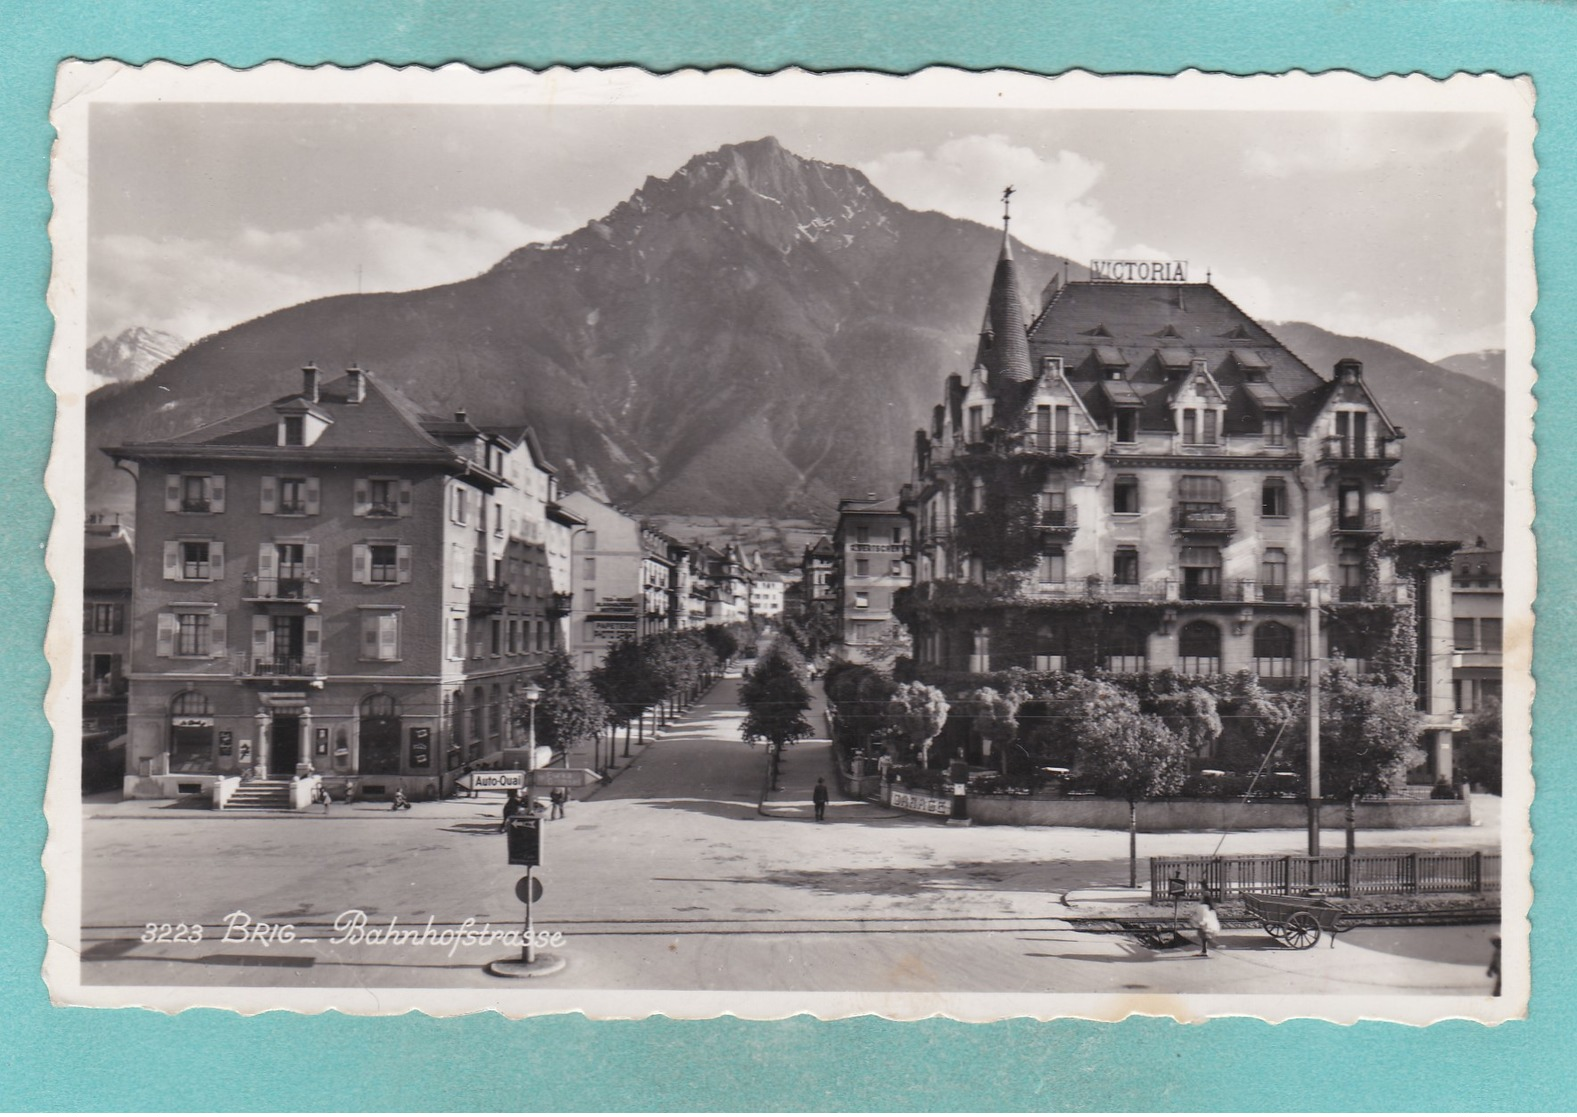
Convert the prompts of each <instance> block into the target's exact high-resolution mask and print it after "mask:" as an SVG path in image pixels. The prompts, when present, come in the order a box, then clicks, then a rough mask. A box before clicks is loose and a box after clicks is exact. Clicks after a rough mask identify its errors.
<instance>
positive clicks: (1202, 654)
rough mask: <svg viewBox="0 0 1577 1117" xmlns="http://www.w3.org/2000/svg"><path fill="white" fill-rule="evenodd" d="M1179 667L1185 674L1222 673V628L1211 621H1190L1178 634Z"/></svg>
mask: <svg viewBox="0 0 1577 1117" xmlns="http://www.w3.org/2000/svg"><path fill="white" fill-rule="evenodd" d="M1177 657H1178V660H1177V669H1178V671H1180V672H1181V673H1182V674H1184V675H1219V674H1220V673H1221V630H1220V629H1219V628H1217V627H1216V626H1215V625H1213V624H1211V623H1210V622H1209V621H1189V622H1188V623H1187V624H1185V625H1184V626H1183V630H1182V631H1181V632H1179V633H1178V634H1177Z"/></svg>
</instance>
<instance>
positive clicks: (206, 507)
mask: <svg viewBox="0 0 1577 1117" xmlns="http://www.w3.org/2000/svg"><path fill="white" fill-rule="evenodd" d="M213 510H214V502H213V501H211V500H208V499H207V498H205V497H192V496H188V497H182V498H181V511H182V512H212V511H213Z"/></svg>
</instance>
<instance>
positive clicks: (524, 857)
mask: <svg viewBox="0 0 1577 1117" xmlns="http://www.w3.org/2000/svg"><path fill="white" fill-rule="evenodd" d="M504 838H505V840H506V841H507V842H508V843H509V863H510V864H511V865H528V866H529V865H540V864H542V819H541V818H539V817H537V816H536V815H522V814H517V815H512V816H510V818H509V819H508V820H507V821H506V822H505V823H504Z"/></svg>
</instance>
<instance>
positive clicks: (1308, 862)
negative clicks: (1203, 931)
mask: <svg viewBox="0 0 1577 1117" xmlns="http://www.w3.org/2000/svg"><path fill="white" fill-rule="evenodd" d="M1174 876H1178V877H1181V878H1182V879H1183V881H1184V882H1185V884H1186V885H1187V892H1186V895H1187V896H1188V897H1190V898H1198V897H1199V896H1200V895H1202V894H1206V895H1210V896H1212V897H1217V896H1220V897H1229V896H1241V895H1244V894H1245V893H1252V894H1255V895H1271V896H1290V895H1297V894H1299V893H1303V892H1310V891H1320V892H1328V893H1332V894H1335V895H1339V896H1376V895H1388V894H1405V893H1417V892H1499V891H1500V855H1499V854H1498V853H1381V854H1359V855H1356V856H1354V857H1350V858H1349V857H1292V856H1289V857H1209V858H1206V857H1189V858H1169V857H1152V858H1151V859H1150V899H1151V901H1152V902H1155V903H1162V902H1165V901H1166V900H1168V899H1170V898H1171V897H1170V892H1169V882H1170V881H1171V879H1172V877H1174Z"/></svg>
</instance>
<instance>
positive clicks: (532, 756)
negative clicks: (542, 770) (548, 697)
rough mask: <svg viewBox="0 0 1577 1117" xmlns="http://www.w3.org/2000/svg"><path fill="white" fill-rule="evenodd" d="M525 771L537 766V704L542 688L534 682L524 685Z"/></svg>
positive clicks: (540, 699) (540, 697)
mask: <svg viewBox="0 0 1577 1117" xmlns="http://www.w3.org/2000/svg"><path fill="white" fill-rule="evenodd" d="M524 697H525V699H526V769H527V771H531V770H534V769H535V768H536V766H537V703H538V702H540V701H542V688H541V687H539V686H538V685H537V684H536V683H535V682H529V683H527V684H526V689H525V694H524Z"/></svg>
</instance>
